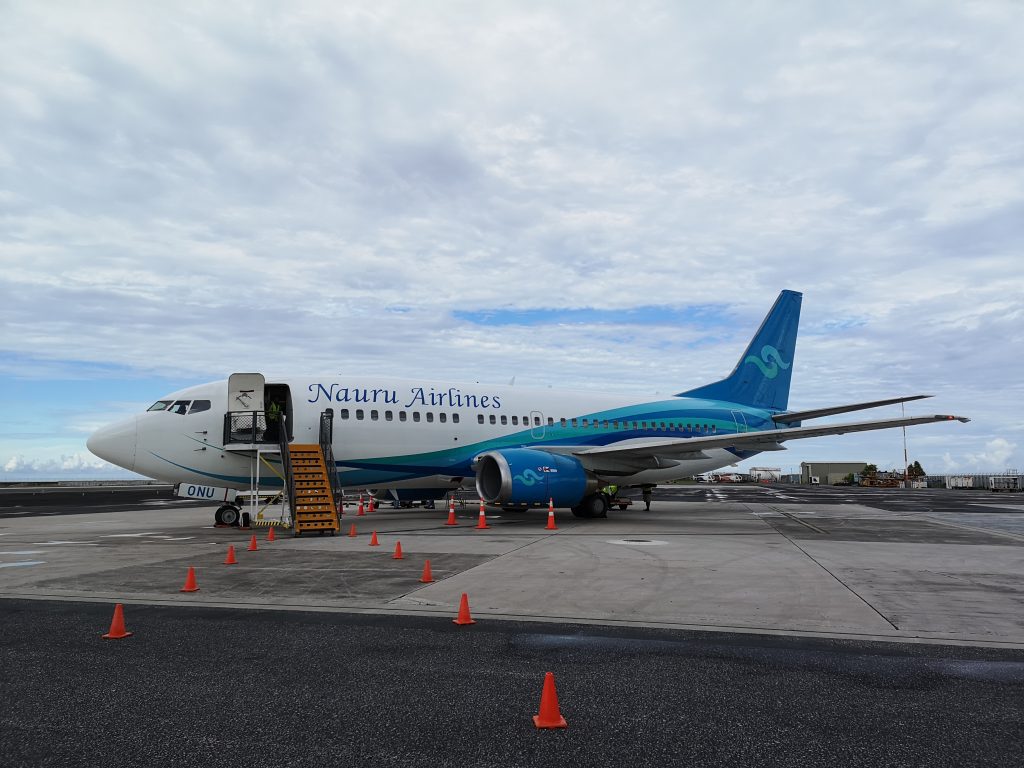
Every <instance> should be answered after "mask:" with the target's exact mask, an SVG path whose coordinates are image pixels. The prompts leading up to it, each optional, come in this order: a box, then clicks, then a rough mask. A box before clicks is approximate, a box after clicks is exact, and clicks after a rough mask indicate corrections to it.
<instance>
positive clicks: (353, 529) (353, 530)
mask: <svg viewBox="0 0 1024 768" xmlns="http://www.w3.org/2000/svg"><path fill="white" fill-rule="evenodd" d="M348 537H349V538H350V539H354V538H355V537H356V524H355V523H352V527H351V528H349V529H348Z"/></svg>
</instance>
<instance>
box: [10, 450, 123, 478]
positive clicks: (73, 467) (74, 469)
mask: <svg viewBox="0 0 1024 768" xmlns="http://www.w3.org/2000/svg"><path fill="white" fill-rule="evenodd" d="M115 469H116V468H115V467H113V466H112V465H111V464H108V463H107V462H105V461H102V460H101V459H98V458H96V457H95V456H93V455H92V454H91V453H73V454H70V455H61V456H60V457H59V458H56V459H26V458H25V457H24V456H20V455H17V456H11V457H10V458H9V459H8V460H7V461H6V462H5V463H4V466H3V471H4V472H7V473H11V474H14V473H21V474H53V473H58V474H77V473H80V472H85V473H89V472H96V471H100V470H115Z"/></svg>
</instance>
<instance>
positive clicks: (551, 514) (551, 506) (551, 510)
mask: <svg viewBox="0 0 1024 768" xmlns="http://www.w3.org/2000/svg"><path fill="white" fill-rule="evenodd" d="M544 530H545V531H557V530H558V526H557V525H555V502H554V500H553V499H548V524H547V525H546V526H544Z"/></svg>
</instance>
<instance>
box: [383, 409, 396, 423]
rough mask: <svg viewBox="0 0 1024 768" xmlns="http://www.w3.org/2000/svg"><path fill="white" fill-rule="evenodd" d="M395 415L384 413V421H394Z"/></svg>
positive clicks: (388, 412)
mask: <svg viewBox="0 0 1024 768" xmlns="http://www.w3.org/2000/svg"><path fill="white" fill-rule="evenodd" d="M394 420H395V414H394V413H393V412H392V411H384V421H394Z"/></svg>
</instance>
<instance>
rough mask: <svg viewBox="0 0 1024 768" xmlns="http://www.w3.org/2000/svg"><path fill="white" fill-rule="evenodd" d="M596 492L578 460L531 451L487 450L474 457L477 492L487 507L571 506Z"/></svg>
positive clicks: (591, 478)
mask: <svg viewBox="0 0 1024 768" xmlns="http://www.w3.org/2000/svg"><path fill="white" fill-rule="evenodd" d="M596 489H597V479H596V478H594V477H591V476H590V475H589V474H588V473H587V471H586V470H585V469H584V468H583V465H582V464H580V462H579V461H578V460H576V459H575V458H572V457H571V456H560V455H558V454H555V453H548V452H547V451H539V450H536V449H533V448H507V449H505V450H501V451H488V452H487V453H483V454H481V455H480V456H478V457H477V465H476V490H477V493H478V494H479V495H480V498H481V499H483V500H484V501H485V502H487V503H488V504H497V505H505V504H539V503H544V504H546V503H547V501H548V499H551V500H553V501H554V504H555V506H556V507H574V506H576V505H577V504H579V503H580V501H581V500H582V499H583V497H584V496H586V495H587V494H588V493H591V492H593V491H594V490H596Z"/></svg>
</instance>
